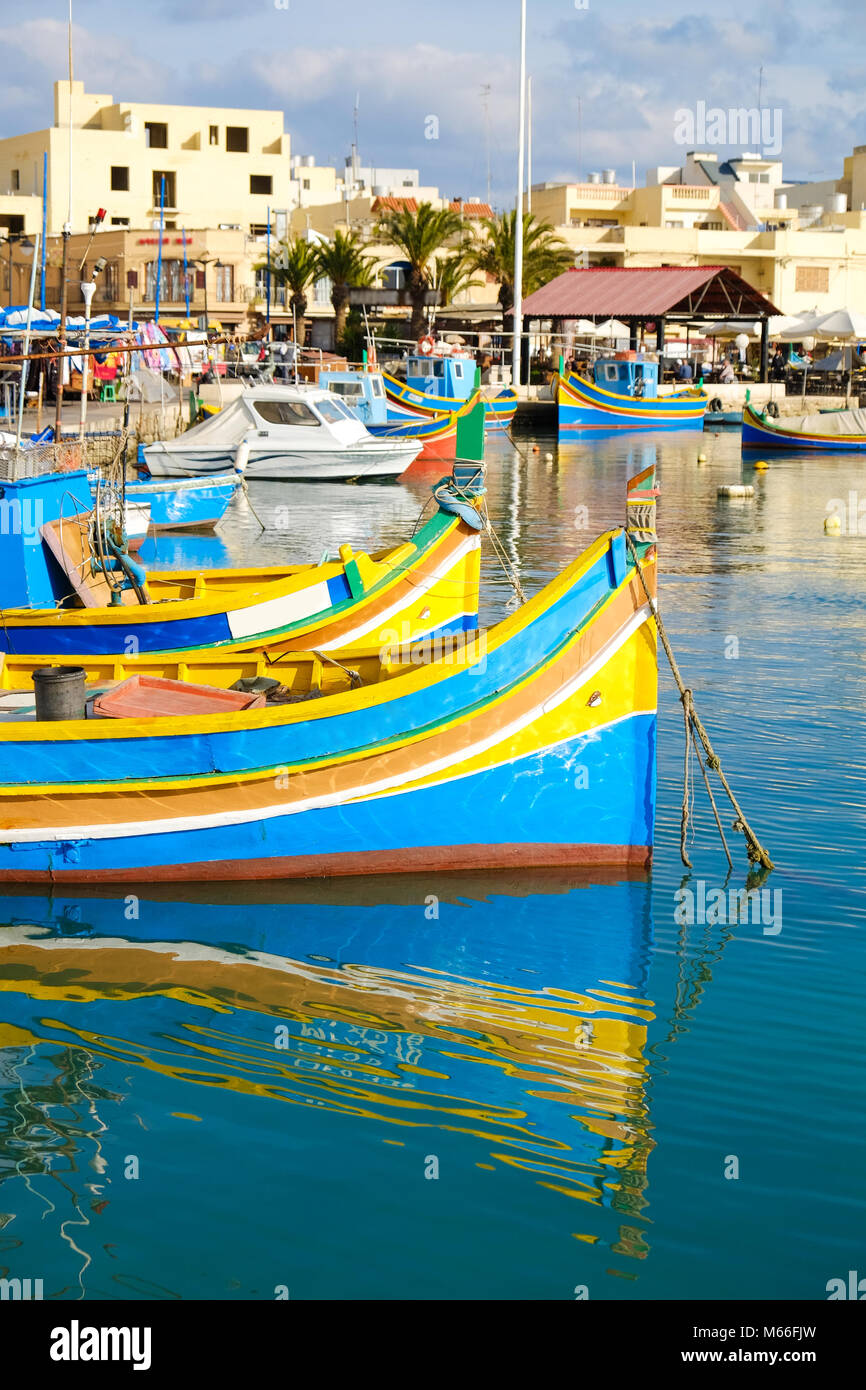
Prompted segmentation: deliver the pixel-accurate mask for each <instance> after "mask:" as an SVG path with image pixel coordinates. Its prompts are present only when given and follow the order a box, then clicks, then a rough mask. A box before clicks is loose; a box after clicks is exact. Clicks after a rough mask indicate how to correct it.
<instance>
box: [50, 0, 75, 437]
mask: <svg viewBox="0 0 866 1390" xmlns="http://www.w3.org/2000/svg"><path fill="white" fill-rule="evenodd" d="M67 36H68V41H69V110H68V112H67V114H68V117H69V123H68V148H67V156H66V157H67V161H68V164H69V191H68V199H67V204H66V221H65V222H64V224H63V264H62V269H61V271H60V276H61V280H60V331H59V332H58V335H57V349H58V353H59V354H60V355H59V357H58V359H57V387H56V393H55V394H56V402H57V404H56V406H55V411H54V439H55V442H56V443H58V444H59V443H60V437H61V434H62V432H63V373H64V372H65V371H66V357H65V355H64V354H65V352H66V297H67V289H66V280H67V276H68V274H69V238H70V236H71V235H72V0H69V21H68V24H67Z"/></svg>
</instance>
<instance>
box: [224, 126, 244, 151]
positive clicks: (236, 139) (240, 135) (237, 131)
mask: <svg viewBox="0 0 866 1390" xmlns="http://www.w3.org/2000/svg"><path fill="white" fill-rule="evenodd" d="M249 147H250V132H249V130H248V129H247V127H246V126H245V125H227V126H226V149H227V150H228V151H229V153H230V154H246V153H247V152H248V150H249Z"/></svg>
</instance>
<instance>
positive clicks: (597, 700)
mask: <svg viewBox="0 0 866 1390" xmlns="http://www.w3.org/2000/svg"><path fill="white" fill-rule="evenodd" d="M586 703H587V704H588V705H589V707H590V709H595V707H596V705H600V704H601V691H600V690H594V691H593V692H592V694H591V695H590V697H589V699H588V700H587V702H586Z"/></svg>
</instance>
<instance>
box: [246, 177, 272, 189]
mask: <svg viewBox="0 0 866 1390" xmlns="http://www.w3.org/2000/svg"><path fill="white" fill-rule="evenodd" d="M273 191H274V181H273V179H272V178H271V176H270V174H250V192H251V193H268V194H270V193H273Z"/></svg>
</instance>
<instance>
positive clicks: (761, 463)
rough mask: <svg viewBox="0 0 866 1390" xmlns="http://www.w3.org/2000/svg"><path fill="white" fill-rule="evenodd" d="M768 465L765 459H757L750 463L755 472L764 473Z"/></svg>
mask: <svg viewBox="0 0 866 1390" xmlns="http://www.w3.org/2000/svg"><path fill="white" fill-rule="evenodd" d="M769 466H770V465H769V464H768V462H767V460H766V459H758V461H757V463H753V464H752V467H753V468H754V470H755V472H756V473H766V471H767V469H768V468H769Z"/></svg>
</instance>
